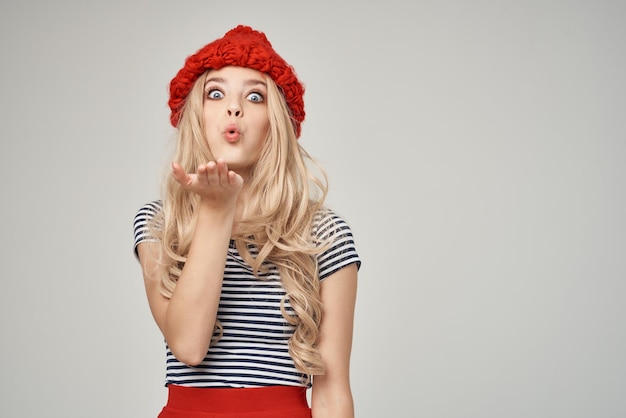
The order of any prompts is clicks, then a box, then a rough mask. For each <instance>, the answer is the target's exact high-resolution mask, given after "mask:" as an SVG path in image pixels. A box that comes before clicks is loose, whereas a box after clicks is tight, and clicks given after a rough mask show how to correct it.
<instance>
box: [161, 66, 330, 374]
mask: <svg viewBox="0 0 626 418" xmlns="http://www.w3.org/2000/svg"><path fill="white" fill-rule="evenodd" d="M206 74H208V72H207V73H205V74H204V75H203V76H201V77H199V78H198V80H197V81H196V83H195V84H194V86H193V88H192V90H191V91H190V93H189V95H188V97H187V99H186V103H185V106H184V108H183V111H182V115H181V119H180V122H179V124H178V137H177V143H176V148H175V150H174V160H175V161H177V162H178V163H179V164H180V165H181V166H182V167H183V169H184V170H185V171H187V172H195V171H196V169H197V167H198V166H199V165H200V164H203V163H206V161H212V160H214V158H213V155H212V154H211V151H210V149H209V146H208V142H207V140H206V138H205V133H204V126H203V120H204V119H203V100H204V80H205V78H206ZM265 78H266V83H267V93H268V94H267V106H268V114H269V126H270V128H269V132H268V138H267V140H266V141H265V144H264V146H263V148H262V150H261V152H260V155H259V158H258V161H257V163H256V164H255V166H254V167H253V170H252V173H253V174H252V176H250V179H249V182H250V184H249V190H250V193H249V194H248V195H247V196H249V198H248V200H247V201H246V204H245V208H244V212H243V216H242V218H241V221H240V222H239V223H238V224H237V225H236V228H235V231H236V232H235V233H234V235H233V239H235V243H236V246H237V249H238V251H239V253H240V254H241V256H242V258H243V259H244V260H245V261H246V262H247V263H248V264H250V266H251V267H252V269H253V272H254V274H255V275H257V276H258V274H259V273H260V272H263V271H264V269H263V266H264V264H263V263H264V262H270V263H272V264H274V265H275V266H277V268H278V270H279V273H280V279H281V284H282V286H283V288H284V289H285V292H286V295H285V298H284V299H283V300H282V301H281V311H282V314H283V317H284V318H285V320H286V321H287V322H288V323H289V324H291V325H294V326H295V331H294V334H293V336H292V337H291V338H290V340H289V353H290V355H291V357H292V358H293V360H294V363H295V365H296V367H297V368H298V370H300V371H301V372H303V373H305V374H308V375H316V374H323V373H324V370H325V368H324V364H323V361H322V358H321V355H320V353H319V351H318V350H317V349H316V347H315V342H316V340H317V336H318V333H319V324H320V321H321V317H322V301H321V297H320V291H319V290H320V289H319V286H320V284H319V278H318V265H317V257H316V255H317V254H319V253H320V252H321V251H323V250H324V249H325V248H327V247H328V245H329V243H326V242H317V241H316V239H315V237H314V236H313V231H312V228H313V223H314V219H315V216H316V215H317V214H319V213H320V211H321V210H323V208H324V200H325V198H326V194H327V190H328V187H327V178H326V174H325V173H324V170H323V169H322V168H321V167H320V166H319V165H318V164H317V162H316V161H315V160H314V159H313V158H311V156H310V155H309V154H308V153H307V152H306V151H305V150H304V149H303V148H302V146H301V145H300V143H299V142H298V139H297V137H296V134H295V130H294V127H293V123H292V121H291V117H290V114H289V110H288V107H287V105H286V103H285V100H284V97H283V95H282V94H281V92H280V90H279V88H278V87H277V86H276V84H275V83H274V82H273V80H272V79H271V78H270V77H269V76H267V75H266V76H265ZM308 164H312V165H313V166H314V167H315V168H316V169H317V170H318V171H319V174H318V175H317V176H316V175H315V174H314V173H313V172H312V171H311V169H310V167H309V165H308ZM163 189H164V190H163V210H161V211H160V213H159V214H158V215H157V217H156V218H155V222H154V224H153V225H155V226H158V227H155V228H153V229H154V231H153V233H154V234H155V236H156V237H157V238H158V239H159V241H160V242H161V248H162V256H161V258H162V262H163V263H164V264H165V266H166V267H167V268H166V269H164V274H163V275H162V277H161V285H162V286H161V293H162V294H163V295H164V296H165V297H168V298H169V297H171V295H172V293H173V291H174V288H175V287H176V282H177V280H178V278H179V277H180V275H181V272H182V268H183V266H184V263H185V260H186V256H187V253H188V251H189V247H190V245H191V239H192V235H193V231H194V228H195V223H196V216H195V213H196V207H197V205H198V203H199V198H198V196H197V195H195V194H193V193H189V192H187V191H185V190H184V189H183V188H181V187H180V186H179V185H178V183H176V181H175V180H174V179H173V178H172V176H167V177H166V179H165V181H164V185H163ZM249 245H253V246H254V247H256V248H257V249H258V254H257V255H256V256H253V255H251V254H250V251H249V249H248V248H249ZM287 301H288V302H289V304H290V306H291V308H292V309H293V311H294V313H295V315H294V314H290V313H289V312H288V311H287V309H286V307H285V303H286V302H287ZM216 329H217V330H218V332H217V333H216V335H217V337H216V338H214V341H213V342H215V340H216V339H219V334H220V330H221V324H220V323H219V321H218V323H217V324H216Z"/></svg>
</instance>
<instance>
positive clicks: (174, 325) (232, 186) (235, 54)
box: [134, 26, 360, 418]
mask: <svg viewBox="0 0 626 418" xmlns="http://www.w3.org/2000/svg"><path fill="white" fill-rule="evenodd" d="M303 94H304V88H303V86H302V84H301V83H300V81H299V80H298V79H297V77H296V74H295V72H294V70H293V68H292V67H291V66H290V65H289V64H287V63H286V62H285V61H284V60H283V59H282V57H280V56H279V55H278V54H277V53H276V52H275V51H274V49H273V48H272V46H271V44H270V43H269V41H268V40H267V38H266V37H265V35H264V34H263V33H261V32H258V31H256V30H253V29H252V28H250V27H247V26H238V27H236V28H234V29H232V30H231V31H229V32H227V33H226V34H225V35H224V37H222V38H220V39H217V40H215V41H213V42H211V43H209V44H208V45H206V46H205V47H203V48H202V49H200V50H199V51H198V52H197V53H195V54H194V55H192V56H190V57H188V58H187V60H186V61H185V65H184V66H183V68H182V69H181V70H180V71H179V72H178V74H177V75H176V77H174V79H173V80H172V81H171V83H170V100H169V105H170V108H171V111H172V113H171V123H172V125H173V126H174V127H176V128H177V132H178V137H177V144H176V150H175V152H174V156H173V161H174V162H173V163H172V168H171V175H169V176H168V177H167V178H166V180H165V182H164V191H163V198H162V199H161V200H159V201H155V202H152V203H149V204H147V205H145V206H143V207H142V208H141V209H140V210H139V212H138V213H137V215H136V217H135V224H134V226H135V254H136V255H137V257H138V259H139V261H140V264H141V268H142V272H143V276H144V282H145V287H146V293H147V297H148V302H149V305H150V309H151V311H152V315H153V317H154V319H155V321H156V323H157V325H158V327H159V328H160V330H161V332H162V333H163V336H164V337H165V341H166V351H167V371H166V375H167V377H166V385H167V387H168V402H167V405H166V406H165V407H164V408H163V410H162V412H161V414H160V415H159V416H160V417H165V418H167V417H222V418H226V417H242V416H245V417H248V418H260V417H285V418H287V417H288V418H300V417H314V418H323V417H333V418H344V417H353V416H354V408H353V400H352V393H351V389H350V379H349V363H350V352H351V345H352V328H353V317H354V306H355V299H356V286H357V284H356V283H357V271H358V268H359V266H360V259H359V256H358V254H357V252H356V249H355V246H354V241H353V237H352V233H351V231H350V228H349V226H348V224H347V223H346V222H345V221H344V220H343V219H342V218H341V217H339V216H338V215H337V214H336V213H334V212H333V211H332V210H330V209H328V208H326V207H325V206H324V198H325V196H326V191H327V186H326V182H325V178H324V179H323V180H321V179H319V178H317V177H315V176H314V175H313V174H312V172H311V171H310V169H309V164H310V163H314V161H313V160H312V159H311V158H310V157H309V155H308V154H307V153H306V151H305V150H304V149H303V148H302V147H301V145H300V144H299V143H298V137H299V136H300V129H301V123H302V121H303V120H304V115H305V112H304V103H303ZM321 172H322V171H321ZM322 173H323V172H322ZM309 387H310V388H311V405H310V407H309V405H308V402H307V398H306V390H307V388H309Z"/></svg>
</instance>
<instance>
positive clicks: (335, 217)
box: [312, 208, 353, 241]
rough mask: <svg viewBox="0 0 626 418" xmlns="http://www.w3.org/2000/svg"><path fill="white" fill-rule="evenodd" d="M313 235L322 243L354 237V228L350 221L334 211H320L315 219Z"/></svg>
mask: <svg viewBox="0 0 626 418" xmlns="http://www.w3.org/2000/svg"><path fill="white" fill-rule="evenodd" d="M312 232H313V235H314V236H315V237H316V238H317V239H318V240H321V241H326V240H329V239H330V240H333V237H334V239H337V238H341V237H344V238H347V237H350V238H352V237H353V234H352V228H351V227H350V224H349V223H348V221H347V220H346V219H345V218H344V217H343V216H341V215H339V214H338V213H337V212H335V211H334V210H332V209H329V208H324V209H320V210H319V211H318V212H317V213H316V215H315V217H314V219H313V227H312Z"/></svg>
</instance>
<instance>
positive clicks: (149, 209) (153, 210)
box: [135, 200, 163, 221]
mask: <svg viewBox="0 0 626 418" xmlns="http://www.w3.org/2000/svg"><path fill="white" fill-rule="evenodd" d="M161 209H163V202H161V201H160V200H153V201H152V202H149V203H146V204H145V205H143V206H141V207H140V208H139V210H138V211H137V213H136V214H135V221H137V219H138V218H139V219H141V218H147V219H151V218H154V216H156V214H157V213H158V212H159V211H160V210H161Z"/></svg>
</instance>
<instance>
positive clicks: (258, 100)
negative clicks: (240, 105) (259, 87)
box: [247, 92, 265, 103]
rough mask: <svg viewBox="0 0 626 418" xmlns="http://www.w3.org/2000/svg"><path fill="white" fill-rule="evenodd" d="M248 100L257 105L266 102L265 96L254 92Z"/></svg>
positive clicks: (249, 95)
mask: <svg viewBox="0 0 626 418" xmlns="http://www.w3.org/2000/svg"><path fill="white" fill-rule="evenodd" d="M247 99H248V100H250V101H251V102H256V103H261V102H263V101H264V100H265V98H264V97H263V95H262V94H261V93H257V92H252V93H250V94H248V97H247Z"/></svg>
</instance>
